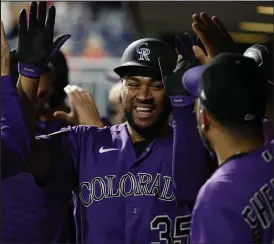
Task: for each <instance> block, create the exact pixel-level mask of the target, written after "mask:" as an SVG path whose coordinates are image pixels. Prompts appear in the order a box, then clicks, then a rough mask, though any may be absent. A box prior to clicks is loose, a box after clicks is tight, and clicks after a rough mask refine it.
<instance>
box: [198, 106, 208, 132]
mask: <svg viewBox="0 0 274 244" xmlns="http://www.w3.org/2000/svg"><path fill="white" fill-rule="evenodd" d="M199 116H200V123H201V127H202V129H203V130H204V131H205V132H206V131H208V129H209V127H210V123H209V122H210V119H209V117H208V115H207V113H206V111H205V110H204V109H202V108H200V111H199Z"/></svg>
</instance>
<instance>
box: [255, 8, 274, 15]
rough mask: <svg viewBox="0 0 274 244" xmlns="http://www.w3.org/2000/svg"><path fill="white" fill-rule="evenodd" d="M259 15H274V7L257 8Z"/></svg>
mask: <svg viewBox="0 0 274 244" xmlns="http://www.w3.org/2000/svg"><path fill="white" fill-rule="evenodd" d="M256 10H257V13H258V14H269V15H274V7H269V6H257V8H256Z"/></svg>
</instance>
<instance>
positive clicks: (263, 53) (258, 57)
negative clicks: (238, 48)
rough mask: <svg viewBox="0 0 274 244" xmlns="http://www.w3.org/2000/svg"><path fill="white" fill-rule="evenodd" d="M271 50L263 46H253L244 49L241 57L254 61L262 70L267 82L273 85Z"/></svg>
mask: <svg viewBox="0 0 274 244" xmlns="http://www.w3.org/2000/svg"><path fill="white" fill-rule="evenodd" d="M271 50H272V48H267V47H266V46H265V45H261V44H255V45H253V46H251V47H249V48H248V49H246V51H245V52H244V54H243V55H244V56H245V57H249V58H252V59H254V60H255V61H256V63H257V64H258V66H260V67H261V68H262V70H263V73H264V74H265V76H266V78H267V80H269V81H271V82H272V83H273V82H274V80H273V53H272V52H271Z"/></svg>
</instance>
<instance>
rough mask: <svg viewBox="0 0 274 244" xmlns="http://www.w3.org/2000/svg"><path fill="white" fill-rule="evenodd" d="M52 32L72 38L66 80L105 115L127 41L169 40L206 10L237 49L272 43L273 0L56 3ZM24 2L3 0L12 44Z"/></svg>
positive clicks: (67, 48) (26, 4) (66, 47)
mask: <svg viewBox="0 0 274 244" xmlns="http://www.w3.org/2000/svg"><path fill="white" fill-rule="evenodd" d="M48 4H49V5H50V4H54V5H55V6H56V9H57V18H56V28H55V31H56V36H58V35H61V34H65V33H69V34H71V35H72V38H71V39H70V40H69V41H68V42H67V43H66V44H65V45H64V47H63V48H62V51H63V52H64V53H65V54H66V56H67V58H68V63H69V67H70V83H72V84H76V85H81V86H83V87H86V88H88V89H89V91H90V92H91V93H92V95H93V96H94V98H95V101H96V104H97V106H98V108H99V111H100V114H101V116H107V104H108V96H107V95H108V91H109V89H110V87H111V86H113V84H114V82H117V81H118V80H119V78H118V77H117V76H116V75H115V74H114V73H113V72H112V69H113V68H114V67H116V66H117V65H119V62H120V57H121V55H122V53H123V50H124V49H125V48H126V47H127V45H128V44H129V43H130V42H132V41H133V40H135V39H138V38H142V37H158V38H160V39H163V40H165V41H167V42H170V43H171V44H173V38H174V35H176V34H182V33H184V32H186V31H188V32H192V29H191V23H192V18H191V16H192V14H193V13H195V12H202V11H204V12H208V13H209V14H210V15H216V16H219V17H220V18H221V20H222V21H223V22H224V24H225V25H226V27H227V28H228V30H229V32H230V33H231V34H232V36H233V38H234V40H235V41H236V42H237V43H238V44H239V47H240V51H242V52H243V51H244V50H245V49H246V48H247V47H249V46H250V45H252V44H254V43H265V42H268V43H270V45H273V34H274V24H273V21H274V18H273V17H274V16H273V11H274V10H273V2H272V1H256V2H254V1H252V2H216V1H214V2H196V1H192V2H186V1H184V2H176V1H175V2H173V1H169V2H155V1H153V2H141V1H139V2H133V1H130V2H113V1H109V2H100V1H99V2H94V1H93V2H59V1H55V2H54V1H50V2H48ZM28 7H29V2H2V1H1V19H2V20H3V22H4V26H5V29H6V34H7V35H8V40H9V44H10V47H11V48H15V47H16V43H17V30H18V29H17V23H18V14H19V12H20V10H21V9H22V8H26V9H27V8H28Z"/></svg>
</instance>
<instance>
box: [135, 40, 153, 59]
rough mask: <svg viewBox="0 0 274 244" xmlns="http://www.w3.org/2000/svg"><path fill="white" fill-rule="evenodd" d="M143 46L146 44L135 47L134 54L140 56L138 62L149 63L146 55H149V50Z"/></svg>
mask: <svg viewBox="0 0 274 244" xmlns="http://www.w3.org/2000/svg"><path fill="white" fill-rule="evenodd" d="M144 46H147V43H141V44H139V45H138V46H137V47H136V52H137V53H138V54H140V57H139V59H138V60H146V61H150V59H149V57H148V55H149V54H150V50H149V49H148V48H146V47H144Z"/></svg>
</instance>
